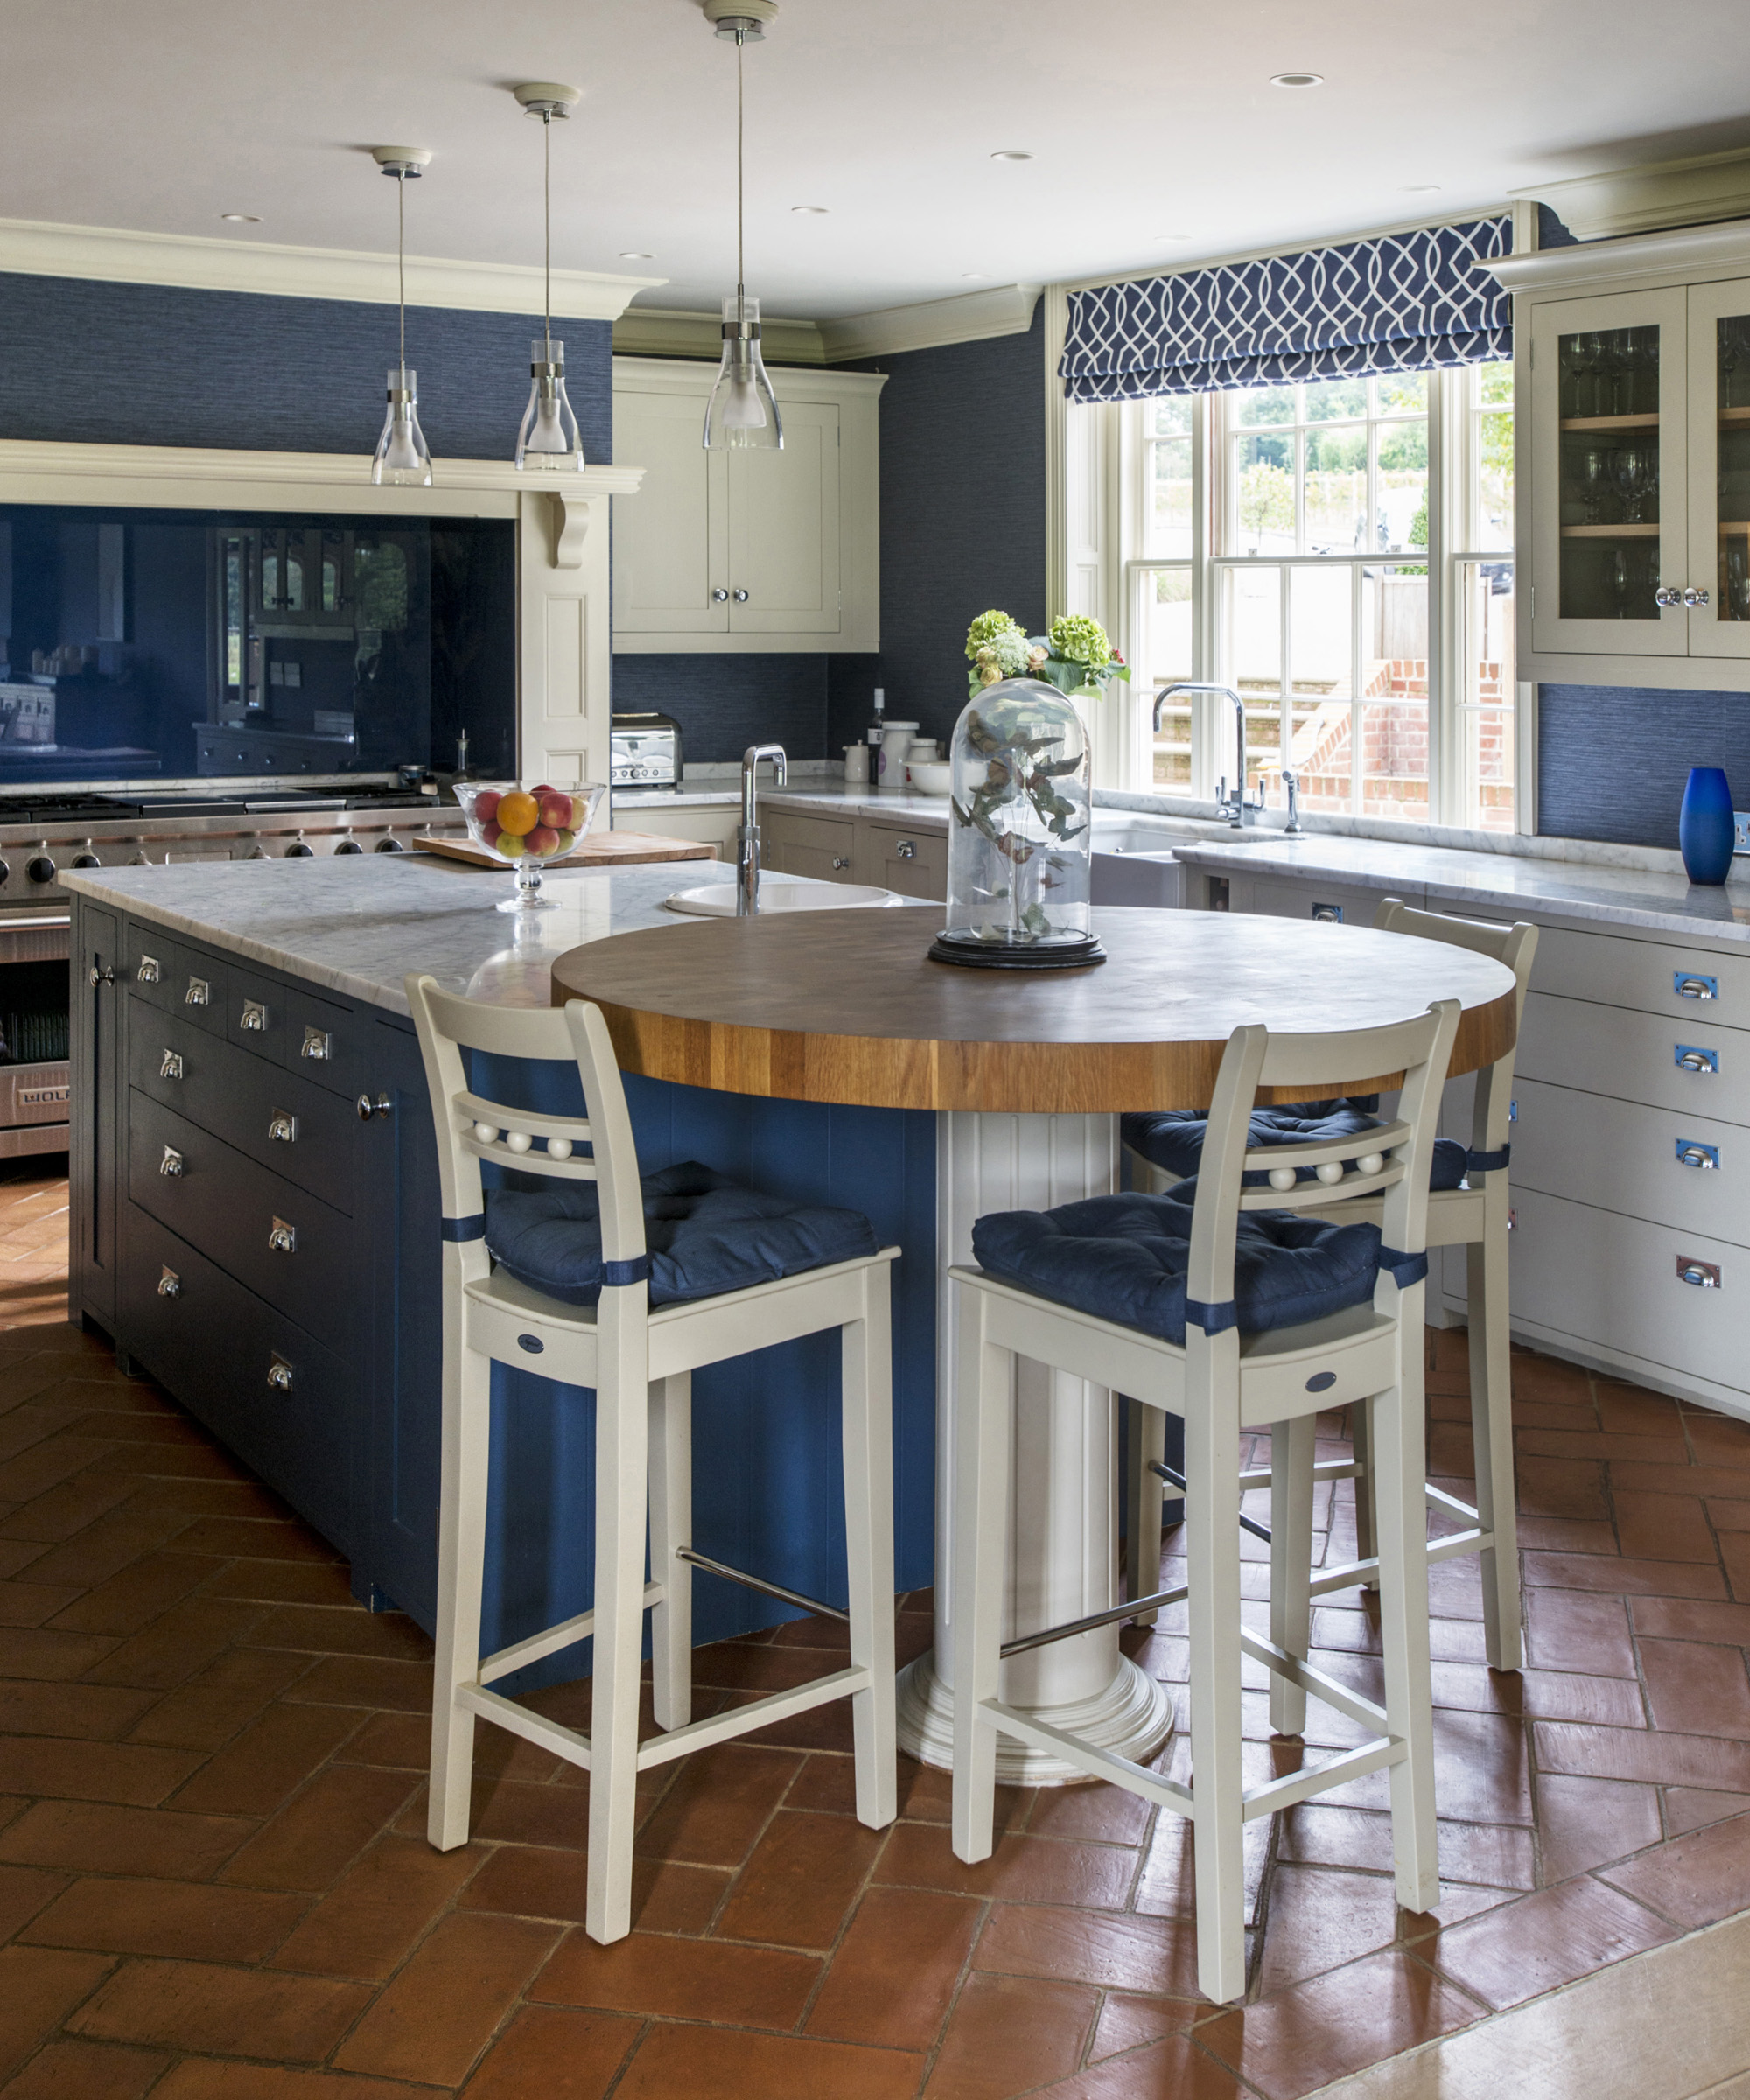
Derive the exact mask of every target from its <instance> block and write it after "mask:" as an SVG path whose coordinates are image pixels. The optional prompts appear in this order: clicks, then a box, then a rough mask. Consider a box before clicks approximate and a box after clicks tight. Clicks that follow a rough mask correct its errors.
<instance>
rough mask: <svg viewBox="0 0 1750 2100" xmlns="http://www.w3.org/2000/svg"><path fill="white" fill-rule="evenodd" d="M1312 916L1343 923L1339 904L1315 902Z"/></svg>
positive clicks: (1327, 924) (1324, 921) (1323, 923)
mask: <svg viewBox="0 0 1750 2100" xmlns="http://www.w3.org/2000/svg"><path fill="white" fill-rule="evenodd" d="M1241 792H1242V793H1243V792H1244V784H1243V783H1242V788H1241ZM1313 917H1314V918H1315V919H1317V920H1318V921H1320V923H1321V924H1322V925H1325V926H1341V924H1342V923H1343V907H1342V906H1341V904H1315V905H1314V906H1313Z"/></svg>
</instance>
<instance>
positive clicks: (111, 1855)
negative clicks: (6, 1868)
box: [0, 1801, 254, 1881]
mask: <svg viewBox="0 0 1750 2100" xmlns="http://www.w3.org/2000/svg"><path fill="white" fill-rule="evenodd" d="M253 1828H254V1825H253V1824H250V1823H248V1822H247V1821H245V1820H244V1819H242V1817H228V1816H184V1815H179V1814H177V1813H176V1812H175V1811H174V1810H169V1809H134V1808H116V1807H110V1806H109V1805H107V1804H103V1803H95V1802H71V1801H69V1802H60V1801H39V1802H36V1803H32V1804H31V1807H29V1808H28V1809H26V1810H25V1812H24V1814H23V1815H21V1816H20V1817H18V1818H17V1820H16V1821H13V1822H11V1823H9V1824H7V1825H6V1827H5V1828H4V1831H0V1859H11V1860H17V1861H19V1862H22V1863H25V1864H28V1865H33V1866H61V1867H71V1868H75V1869H79V1870H82V1871H84V1872H87V1873H107V1874H156V1875H172V1876H175V1877H177V1878H178V1879H180V1880H191V1881H206V1880H210V1879H211V1878H212V1876H213V1875H214V1873H216V1872H217V1871H218V1869H219V1868H220V1867H221V1866H222V1865H223V1864H224V1862H225V1860H226V1859H228V1858H229V1857H230V1855H231V1854H232V1853H233V1852H235V1851H236V1849H237V1847H238V1846H239V1845H241V1844H242V1842H243V1840H244V1839H245V1838H247V1837H248V1834H249V1832H250V1831H251V1830H252V1829H253Z"/></svg>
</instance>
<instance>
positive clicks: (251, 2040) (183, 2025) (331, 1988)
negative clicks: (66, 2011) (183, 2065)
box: [67, 1957, 370, 2063]
mask: <svg viewBox="0 0 1750 2100" xmlns="http://www.w3.org/2000/svg"><path fill="white" fill-rule="evenodd" d="M82 1958H91V1957H82ZM369 1998H370V1993H369V1991H367V1990H366V1989H365V1987H364V1986H363V1985H361V1984H342V1983H335V1982H332V1981H331V1980H330V1979H329V1978H325V1977H308V1976H274V1975H270V1974H267V1973H265V1972H263V1971H260V1970H250V1969H230V1968H216V1967H212V1966H209V1965H207V1964H203V1963H199V1962H158V1961H130V1962H124V1963H123V1965H122V1967H121V1968H120V1969H119V1970H118V1971H116V1974H115V1975H114V1976H113V1977H111V1978H110V1979H109V1982H108V1983H106V1984H105V1985H103V1987H102V1990H100V1991H98V1992H97V1993H96V1995H95V1997H93V1998H91V1999H90V2000H89V2002H88V2004H86V2005H82V2006H81V2008H80V2009H79V2011H78V2012H75V2013H74V2014H73V2016H72V2018H71V2019H69V2020H68V2022H67V2025H68V2026H70V2027H72V2028H73V2031H74V2032H75V2033H80V2034H86V2035H89V2036H90V2037H92V2039H94V2040H103V2041H129V2042H143V2043H145V2044H146V2045H148V2046H150V2047H160V2048H172V2049H186V2050H189V2051H191V2052H194V2053H198V2054H203V2055H215V2056H255V2057H269V2058H276V2059H278V2060H280V2061H283V2062H290V2063H319V2062H321V2061H323V2060H324V2058H325V2057H326V2056H327V2055H328V2054H329V2053H330V2051H331V2050H332V2048H333V2047H334V2045H335V2043H336V2042H337V2041H339V2039H340V2037H341V2035H343V2034H344V2033H346V2030H347V2028H348V2027H350V2026H352V2024H353V2021H354V2020H355V2019H357V2018H358V2016H359V2014H360V2012H361V2011H362V2010H363V2009H364V2007H365V2005H366V2004H367V2002H368V2000H369Z"/></svg>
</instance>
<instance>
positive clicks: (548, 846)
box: [523, 824, 559, 859]
mask: <svg viewBox="0 0 1750 2100" xmlns="http://www.w3.org/2000/svg"><path fill="white" fill-rule="evenodd" d="M523 843H524V844H525V845H527V847H528V851H530V852H531V853H533V854H534V855H535V857H536V858H540V859H544V858H546V857H547V855H548V854H549V853H551V852H553V851H555V850H556V847H557V846H558V844H559V834H558V832H557V830H556V829H555V828H554V827H553V826H552V825H551V824H536V826H535V829H534V830H532V831H531V832H530V833H529V834H528V838H527V839H526V840H524V842H523Z"/></svg>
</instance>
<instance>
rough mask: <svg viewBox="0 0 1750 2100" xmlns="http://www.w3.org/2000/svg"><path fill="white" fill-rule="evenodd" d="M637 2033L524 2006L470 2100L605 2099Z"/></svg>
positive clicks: (609, 2020) (621, 2025)
mask: <svg viewBox="0 0 1750 2100" xmlns="http://www.w3.org/2000/svg"><path fill="white" fill-rule="evenodd" d="M638 2036H639V2023H638V2022H637V2021H636V2020H635V2019H624V2018H622V2017H621V2016H620V2015H619V2014H617V2013H612V2012H572V2011H571V2010H570V2008H569V2007H566V2006H562V2005H525V2006H524V2007H523V2008H522V2010H521V2012H519V2013H518V2014H517V2015H516V2017H515V2019H513V2020H512V2021H511V2023H510V2025H509V2026H507V2028H506V2029H505V2031H504V2033H502V2034H501V2035H500V2037H499V2038H498V2040H496V2041H495V2042H494V2043H493V2046H492V2047H491V2049H490V2050H489V2051H488V2052H487V2054H486V2061H485V2062H484V2063H482V2064H481V2066H480V2068H479V2070H477V2071H476V2072H475V2073H474V2075H473V2076H472V2078H471V2079H470V2080H469V2081H468V2100H535V2096H536V2095H538V2096H539V2100H602V2095H603V2094H605V2093H606V2091H607V2089H608V2087H609V2086H610V2085H611V2084H613V2079H614V2074H615V2073H616V2072H617V2071H618V2070H619V2069H620V2065H621V2064H622V2063H624V2062H625V2061H626V2059H627V2053H628V2052H629V2051H630V2049H631V2047H632V2045H633V2043H634V2041H636V2040H638ZM0 2100H4V2096H0ZM676 2100H678V2096H676Z"/></svg>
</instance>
